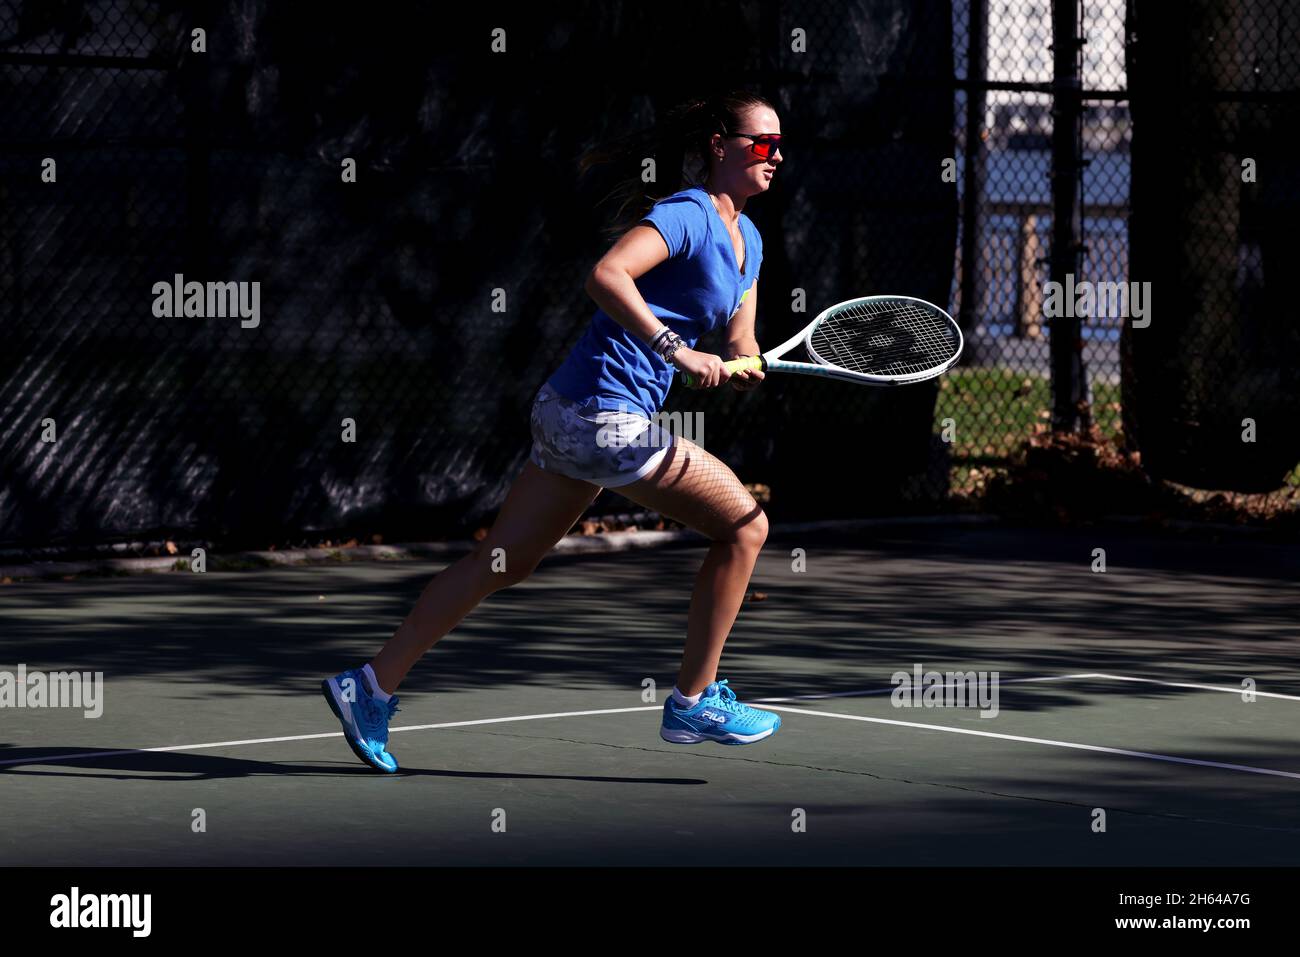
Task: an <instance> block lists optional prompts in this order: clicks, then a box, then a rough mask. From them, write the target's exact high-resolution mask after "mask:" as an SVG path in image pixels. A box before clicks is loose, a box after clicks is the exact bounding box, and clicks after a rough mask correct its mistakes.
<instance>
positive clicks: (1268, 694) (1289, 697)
mask: <svg viewBox="0 0 1300 957" xmlns="http://www.w3.org/2000/svg"><path fill="white" fill-rule="evenodd" d="M1068 677H1072V678H1109V679H1110V680H1111V681H1141V682H1143V683H1145V684H1151V685H1164V686H1165V687H1166V688H1195V689H1196V690H1197V691H1226V692H1227V693H1228V694H1235V695H1241V694H1244V693H1245V689H1244V688H1220V687H1219V686H1218V685H1198V684H1192V683H1191V682H1187V681H1159V680H1157V679H1155V678H1130V677H1128V676H1127V675H1104V674H1100V673H1098V674H1091V675H1069V676H1068ZM1031 680H1032V679H1031ZM1251 694H1253V695H1254V696H1255V697H1256V698H1280V699H1282V700H1283V701H1300V695H1293V694H1277V693H1276V692H1272V691H1252V692H1251Z"/></svg>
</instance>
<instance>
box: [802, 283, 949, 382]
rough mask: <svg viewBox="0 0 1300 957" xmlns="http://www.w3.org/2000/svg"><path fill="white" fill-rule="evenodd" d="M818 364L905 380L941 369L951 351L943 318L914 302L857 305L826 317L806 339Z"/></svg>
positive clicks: (947, 326) (900, 301) (878, 302)
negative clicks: (930, 370) (921, 373)
mask: <svg viewBox="0 0 1300 957" xmlns="http://www.w3.org/2000/svg"><path fill="white" fill-rule="evenodd" d="M808 342H809V346H810V347H811V349H812V351H813V352H814V353H815V354H816V355H817V357H819V358H820V359H821V360H822V361H823V362H825V363H828V364H830V365H836V366H839V367H840V368H842V369H848V370H849V371H851V372H861V373H866V374H868V375H908V374H911V373H918V372H924V371H926V370H929V369H933V368H936V367H938V366H941V365H943V364H944V363H945V362H947V361H948V360H949V359H951V358H952V357H953V355H954V354H955V353H956V351H957V335H956V331H955V330H954V329H953V327H952V324H951V323H950V322H948V320H947V319H946V317H944V316H939V315H935V314H934V313H933V312H931V311H930V310H928V309H926V308H924V307H922V306H920V305H919V304H918V303H915V302H910V301H907V300H889V301H877V302H865V303H858V304H856V305H853V306H850V307H848V308H846V309H845V310H844V311H843V312H839V313H836V314H835V315H833V316H827V317H826V319H825V320H823V321H822V323H821V324H820V325H818V327H817V328H816V329H815V330H813V333H812V335H811V336H810V337H809V340H808Z"/></svg>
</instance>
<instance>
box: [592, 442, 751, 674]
mask: <svg viewBox="0 0 1300 957" xmlns="http://www.w3.org/2000/svg"><path fill="white" fill-rule="evenodd" d="M615 491H617V492H618V493H619V494H620V495H623V496H625V497H627V498H629V499H631V500H632V501H634V502H636V503H638V504H639V505H644V506H646V507H647V508H651V509H654V510H655V511H657V512H659V513H660V514H661V515H666V516H668V517H669V518H672V519H675V520H676V521H679V522H681V523H682V524H683V525H686V526H687V527H688V528H693V529H695V530H696V531H697V532H700V533H701V534H703V535H707V536H708V537H709V538H711V539H712V540H713V544H712V545H710V546H709V553H708V555H707V556H706V557H705V559H704V565H703V566H702V567H701V568H700V572H699V575H698V576H696V579H695V592H694V594H692V596H691V608H690V614H689V617H688V619H687V624H686V648H685V651H684V652H683V654H682V667H681V671H680V673H679V674H678V677H677V687H678V688H680V689H681V691H682V694H688V695H694V694H698V693H699V692H701V691H703V690H704V689H705V688H706V687H708V685H709V683H710V682H712V681H714V680H716V679H717V676H718V661H719V659H720V658H721V657H722V646H723V644H724V643H725V642H726V640H727V635H728V634H729V633H730V632H731V626H732V624H734V623H735V620H736V615H737V614H738V613H739V612H740V605H741V603H742V602H743V601H744V600H745V589H746V588H747V587H748V586H749V576H750V575H751V574H752V573H753V571H754V562H755V561H757V559H758V553H759V550H760V549H762V547H763V542H764V541H765V540H766V539H767V516H766V515H765V514H764V512H763V510H762V509H761V508H759V506H758V503H757V502H755V501H754V497H753V496H752V495H750V494H749V492H747V491H745V486H744V485H742V484H741V482H740V480H739V479H738V478H736V475H735V473H734V472H732V471H731V469H729V468H728V467H727V466H726V464H725V463H724V462H722V461H721V460H720V459H718V458H715V457H714V456H712V455H710V454H709V453H708V452H706V451H704V449H702V448H700V446H698V445H696V444H695V443H694V442H690V441H687V440H685V439H680V438H679V439H678V440H677V444H676V445H674V446H673V448H671V449H670V450H669V451H668V454H667V455H666V456H665V457H664V461H663V463H662V464H661V466H660V467H659V468H657V469H656V470H655V471H654V472H653V473H652V474H650V475H648V476H647V477H646V478H643V479H639V480H637V481H636V482H633V483H632V484H630V485H623V486H620V487H618V488H617V489H615Z"/></svg>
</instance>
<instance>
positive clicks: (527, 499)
mask: <svg viewBox="0 0 1300 957" xmlns="http://www.w3.org/2000/svg"><path fill="white" fill-rule="evenodd" d="M598 494H600V487H599V486H596V485H592V484H590V483H589V482H582V481H579V480H578V479H571V478H567V477H566V476H563V475H556V474H555V473H554V472H546V471H543V470H542V469H540V468H538V467H537V466H536V465H534V464H533V463H532V462H528V463H527V464H525V465H524V470H523V472H522V474H520V476H519V478H518V479H516V480H515V484H514V485H513V486H512V487H511V489H510V493H509V494H508V495H507V496H506V501H505V504H504V505H502V506H501V511H500V513H499V514H498V515H497V520H496V522H495V523H494V524H493V526H492V530H491V531H490V532H488V534H487V537H486V538H484V539H483V541H481V542H479V543H478V545H477V547H475V549H474V550H473V551H472V552H470V553H469V554H468V555H466V556H465V557H464V558H462V559H461V560H460V561H458V562H456V563H455V564H454V565H450V566H448V567H447V568H445V569H443V570H442V571H441V572H440V573H438V575H437V576H435V577H434V579H433V580H432V581H431V582H429V584H428V585H427V586H426V587H425V589H424V592H423V593H422V594H421V595H420V598H419V600H418V601H417V602H416V603H415V607H414V608H413V609H411V613H410V614H409V615H407V616H406V620H405V621H404V622H402V624H401V626H400V627H399V628H398V629H397V632H396V633H395V634H394V635H393V637H392V638H391V639H389V641H388V643H387V644H386V645H384V647H383V649H382V650H381V651H380V652H379V654H377V655H375V657H374V660H372V661H371V662H370V666H371V668H373V669H374V672H375V678H376V680H377V681H378V682H379V687H380V688H382V689H383V690H384V691H385V692H387V693H388V694H392V693H393V692H394V691H396V690H397V687H398V685H400V684H401V683H402V681H403V680H404V679H405V678H406V674H407V672H409V671H410V670H411V668H412V667H413V666H414V665H415V663H416V662H417V661H419V660H420V657H421V656H422V655H423V654H424V653H425V652H426V651H428V650H429V649H430V648H432V647H433V646H434V645H435V644H437V643H438V641H439V640H440V639H441V638H442V636H443V635H445V634H447V632H449V631H451V630H452V629H453V628H455V627H456V625H457V624H459V622H460V620H461V619H462V618H464V617H465V616H466V615H467V614H469V613H470V611H472V610H473V608H474V606H476V605H477V604H478V603H479V602H481V601H482V600H483V599H484V598H486V597H487V596H488V595H490V594H492V592H494V591H498V590H500V589H502V588H505V587H506V586H507V585H513V584H516V583H517V582H521V581H523V580H524V579H525V578H527V577H528V576H529V575H530V574H532V571H533V569H534V568H536V567H537V563H538V562H540V561H541V560H542V557H543V556H544V555H545V554H546V553H547V552H549V551H550V550H551V549H552V548H553V547H554V545H555V543H556V542H558V541H559V540H560V539H561V538H563V537H564V535H565V533H567V532H568V531H569V529H571V528H572V527H573V523H574V522H576V521H577V520H578V519H579V518H581V517H582V513H583V512H584V511H586V509H587V506H588V505H590V504H591V502H592V500H593V499H594V498H595V497H596V496H597V495H598ZM498 548H499V549H501V551H500V552H497V551H496V550H497V549H498ZM503 563H504V567H503Z"/></svg>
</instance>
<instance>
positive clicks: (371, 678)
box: [361, 664, 392, 702]
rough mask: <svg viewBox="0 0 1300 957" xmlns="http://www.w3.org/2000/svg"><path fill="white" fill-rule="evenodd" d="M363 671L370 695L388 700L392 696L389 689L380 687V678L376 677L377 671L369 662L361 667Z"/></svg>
mask: <svg viewBox="0 0 1300 957" xmlns="http://www.w3.org/2000/svg"><path fill="white" fill-rule="evenodd" d="M361 673H362V674H363V675H365V676H366V686H367V687H368V688H369V690H370V695H371V697H373V698H374V699H375V700H376V701H384V702H387V701H388V699H389V698H391V697H392V695H390V694H389V693H388V692H387V691H385V690H384V689H383V688H381V687H379V679H378V678H376V677H375V671H374V669H373V668H371V667H370V665H369V664H367V665H366V666H365V667H364V668H362V669H361Z"/></svg>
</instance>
